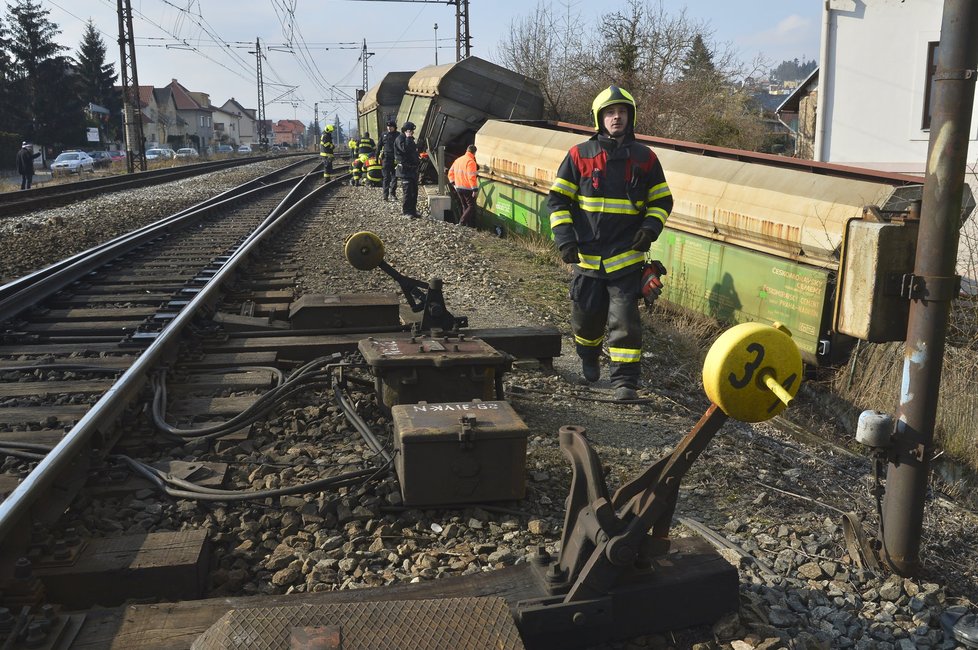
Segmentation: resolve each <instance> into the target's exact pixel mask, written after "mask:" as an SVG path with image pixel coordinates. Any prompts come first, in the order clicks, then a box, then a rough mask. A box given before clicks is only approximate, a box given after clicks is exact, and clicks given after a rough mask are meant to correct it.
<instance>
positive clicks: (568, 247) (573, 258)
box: [560, 244, 581, 264]
mask: <svg viewBox="0 0 978 650" xmlns="http://www.w3.org/2000/svg"><path fill="white" fill-rule="evenodd" d="M560 259H562V260H563V261H564V262H565V263H566V264H577V263H578V262H580V261H581V258H580V257H579V256H578V254H577V244H564V245H563V246H561V247H560Z"/></svg>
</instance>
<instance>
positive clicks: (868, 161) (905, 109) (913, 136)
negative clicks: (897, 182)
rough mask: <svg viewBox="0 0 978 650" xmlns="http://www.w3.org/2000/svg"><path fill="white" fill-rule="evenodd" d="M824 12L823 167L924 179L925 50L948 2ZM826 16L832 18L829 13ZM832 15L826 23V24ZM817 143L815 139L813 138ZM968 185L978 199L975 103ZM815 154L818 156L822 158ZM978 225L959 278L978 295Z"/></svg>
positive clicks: (965, 240) (853, 4)
mask: <svg viewBox="0 0 978 650" xmlns="http://www.w3.org/2000/svg"><path fill="white" fill-rule="evenodd" d="M827 5H828V9H826V8H823V10H822V11H823V28H822V39H823V50H824V51H825V56H824V57H823V60H822V61H820V71H819V74H820V75H823V76H824V85H823V87H822V89H823V93H822V94H823V95H824V100H825V101H824V102H822V105H821V106H820V107H819V110H820V111H822V115H821V116H820V119H821V120H823V121H824V122H821V123H820V125H819V127H820V128H822V129H824V137H823V139H822V142H821V145H822V146H821V150H820V155H819V157H818V159H819V160H822V161H827V162H834V163H840V164H846V165H854V166H859V167H868V168H871V169H879V170H884V171H895V172H902V173H910V174H921V175H922V174H923V173H924V169H925V164H926V158H927V147H928V141H929V138H930V131H929V129H925V128H923V126H922V120H923V115H924V95H925V92H926V91H927V88H928V80H929V75H928V71H927V51H928V43H930V42H936V41H939V40H940V32H941V20H942V17H943V9H944V3H943V0H912V1H911V2H904V1H903V0H872V1H869V0H865V1H863V0H829V1H828V3H827ZM826 11H828V14H826V13H825V12H826ZM826 15H827V18H828V20H827V21H826V20H825V17H826ZM816 137H817V135H816ZM970 140H971V143H970V146H969V149H968V169H967V172H966V174H965V182H966V183H968V185H969V186H970V187H971V188H972V192H976V191H978V174H976V171H978V103H976V105H975V109H974V111H973V112H972V116H971V132H970ZM818 150H819V149H818V147H817V146H816V151H818ZM975 251H978V217H976V215H975V214H974V212H972V214H971V216H970V217H969V218H968V220H967V222H966V223H965V224H964V226H963V227H962V230H961V244H960V247H959V249H958V272H959V273H960V274H961V275H962V276H963V286H965V287H968V288H969V290H971V291H972V292H974V291H976V290H978V280H976V278H978V266H976V261H975V260H976V258H978V253H976V252H975Z"/></svg>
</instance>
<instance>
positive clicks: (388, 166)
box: [377, 120, 400, 201]
mask: <svg viewBox="0 0 978 650" xmlns="http://www.w3.org/2000/svg"><path fill="white" fill-rule="evenodd" d="M398 135H400V133H398V131H397V122H395V121H394V120H387V130H386V131H384V132H383V133H382V134H381V135H380V140H378V141H377V155H378V157H379V158H380V163H381V164H382V165H383V169H384V184H383V188H384V200H385V201H386V200H388V199H390V200H392V201H394V200H397V177H396V176H395V170H396V169H397V161H396V160H395V159H394V141H395V140H397V136H398Z"/></svg>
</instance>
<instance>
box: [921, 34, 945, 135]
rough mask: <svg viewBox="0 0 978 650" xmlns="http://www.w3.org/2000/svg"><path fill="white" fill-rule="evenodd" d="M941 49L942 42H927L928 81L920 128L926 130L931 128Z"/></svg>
mask: <svg viewBox="0 0 978 650" xmlns="http://www.w3.org/2000/svg"><path fill="white" fill-rule="evenodd" d="M939 50H940V43H939V42H937V41H931V42H930V43H928V44H927V73H926V77H925V78H926V79H927V83H926V84H925V85H924V112H923V117H922V119H921V124H920V128H921V129H923V130H924V131H927V130H928V129H930V113H931V110H933V107H934V77H935V76H936V74H937V53H938V51H939Z"/></svg>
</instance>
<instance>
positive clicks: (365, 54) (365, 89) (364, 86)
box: [360, 39, 374, 93]
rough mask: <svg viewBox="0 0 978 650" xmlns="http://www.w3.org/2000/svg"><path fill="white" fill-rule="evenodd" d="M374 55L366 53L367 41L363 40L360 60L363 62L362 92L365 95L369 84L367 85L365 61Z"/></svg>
mask: <svg viewBox="0 0 978 650" xmlns="http://www.w3.org/2000/svg"><path fill="white" fill-rule="evenodd" d="M373 55H374V53H373V52H368V51H367V39H363V52H362V53H361V54H360V60H361V61H363V92H364V93H366V92H367V89H368V88H369V87H370V84H369V83H367V59H369V58H370V57H372V56H373Z"/></svg>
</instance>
